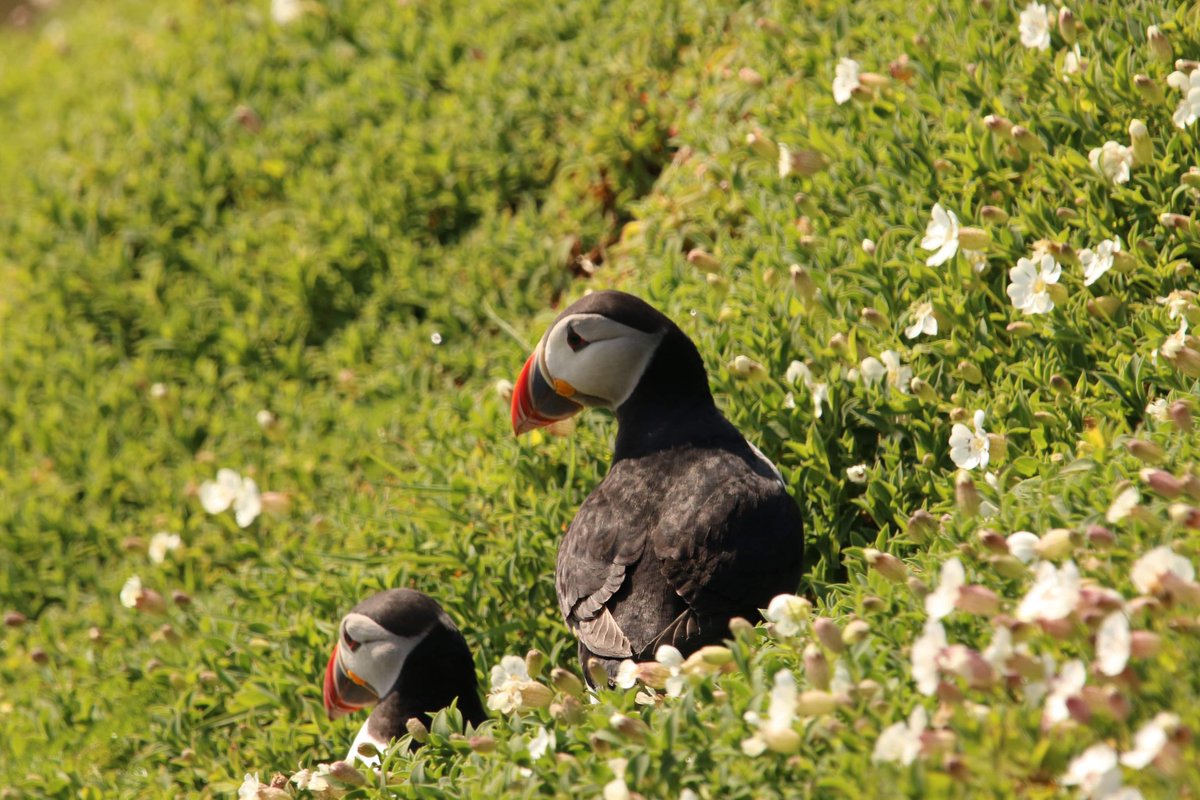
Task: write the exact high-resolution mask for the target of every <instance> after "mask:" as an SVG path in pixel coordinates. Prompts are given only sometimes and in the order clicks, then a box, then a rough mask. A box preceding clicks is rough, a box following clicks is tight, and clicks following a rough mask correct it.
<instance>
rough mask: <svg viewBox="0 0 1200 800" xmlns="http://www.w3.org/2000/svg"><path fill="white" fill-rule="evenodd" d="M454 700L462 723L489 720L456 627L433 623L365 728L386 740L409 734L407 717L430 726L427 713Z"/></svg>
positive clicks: (473, 672) (471, 660)
mask: <svg viewBox="0 0 1200 800" xmlns="http://www.w3.org/2000/svg"><path fill="white" fill-rule="evenodd" d="M455 700H458V710H459V712H460V713H461V714H462V716H463V720H464V721H466V722H468V723H470V724H472V725H479V724H480V723H482V722H483V721H484V720H485V719H487V714H486V713H485V712H484V710H483V705H482V704H481V703H480V702H479V688H478V683H477V682H476V679H475V662H474V660H473V659H472V658H471V651H470V649H469V648H468V647H467V643H466V641H465V640H464V639H463V637H462V634H461V633H459V632H458V631H457V630H456V629H454V628H449V627H446V626H445V625H436V626H434V628H433V630H432V631H430V633H429V634H428V635H427V636H426V637H425V638H424V639H422V640H421V643H420V644H418V645H417V646H416V648H414V649H413V651H412V652H411V653H409V654H408V658H407V659H405V662H404V668H403V669H401V670H400V677H399V678H397V679H396V685H395V686H394V687H393V688H392V691H390V692H388V694H387V695H385V696H384V697H383V699H382V700H380V701H379V704H378V705H376V706H375V708H374V710H373V711H372V712H371V716H370V717H369V718H368V719H367V722H366V725H365V726H364V727H365V729H366V730H367V732H368V733H369V734H370V736H372V737H373V738H375V739H377V740H379V741H382V742H389V741H391V740H392V739H399V738H400V737H401V736H404V735H405V734H406V733H408V721H409V720H410V719H414V718H415V719H417V720H420V722H421V724H423V725H425V726H426V727H428V726H429V721H430V717H431V715H432V714H434V713H435V712H437V711H440V710H441V709H443V708H446V707H447V706H449V705H450V704H451V703H452V702H454V701H455ZM360 735H361V734H360Z"/></svg>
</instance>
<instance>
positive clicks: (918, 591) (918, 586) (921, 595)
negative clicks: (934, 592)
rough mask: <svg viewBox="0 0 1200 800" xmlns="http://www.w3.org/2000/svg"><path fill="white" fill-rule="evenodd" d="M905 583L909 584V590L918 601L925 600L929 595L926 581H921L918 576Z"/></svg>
mask: <svg viewBox="0 0 1200 800" xmlns="http://www.w3.org/2000/svg"><path fill="white" fill-rule="evenodd" d="M905 583H906V584H908V590H909V591H910V592H912V593H913V596H914V597H916V598H917V599H918V600H924V599H925V598H926V596H928V595H929V586H928V585H926V583H925V581H923V580H921V579H920V578H918V577H917V576H916V575H913V576H911V577H909V579H908V580H907V581H905Z"/></svg>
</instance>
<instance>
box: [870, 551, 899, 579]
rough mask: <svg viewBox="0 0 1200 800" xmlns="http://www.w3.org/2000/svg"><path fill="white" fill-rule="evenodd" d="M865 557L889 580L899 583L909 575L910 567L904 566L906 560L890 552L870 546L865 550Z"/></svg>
mask: <svg viewBox="0 0 1200 800" xmlns="http://www.w3.org/2000/svg"><path fill="white" fill-rule="evenodd" d="M863 558H865V559H866V561H867V564H868V565H869V566H870V567H871V568H872V569H874V570H875V571H876V572H878V573H879V574H880V575H882V576H883V577H885V578H887V579H888V580H889V581H894V582H896V583H899V582H900V581H902V580H904V579H905V578H907V577H908V568H907V567H905V566H904V562H903V561H901V560H900V559H898V558H896V557H895V556H894V555H892V554H890V553H883V552H880V551H879V550H876V549H874V548H871V547H868V548H865V549H864V550H863Z"/></svg>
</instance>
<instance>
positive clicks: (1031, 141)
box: [1012, 125, 1046, 153]
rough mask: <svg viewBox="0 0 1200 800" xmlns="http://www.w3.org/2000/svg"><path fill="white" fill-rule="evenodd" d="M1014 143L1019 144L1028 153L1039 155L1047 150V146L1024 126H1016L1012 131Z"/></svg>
mask: <svg viewBox="0 0 1200 800" xmlns="http://www.w3.org/2000/svg"><path fill="white" fill-rule="evenodd" d="M1012 137H1013V141H1015V142H1016V143H1017V147H1020V148H1021V149H1022V150H1024V151H1025V152H1026V153H1038V152H1041V151H1042V150H1045V149H1046V145H1045V144H1043V143H1042V140H1041V139H1039V138H1038V137H1037V134H1035V133H1034V132H1033V131H1031V130H1029V129H1028V128H1026V127H1024V126H1022V125H1014V126H1013V129H1012Z"/></svg>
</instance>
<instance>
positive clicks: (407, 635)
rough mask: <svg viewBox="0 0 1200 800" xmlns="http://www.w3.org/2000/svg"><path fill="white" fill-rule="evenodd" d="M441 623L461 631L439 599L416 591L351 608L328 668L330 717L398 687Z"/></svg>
mask: <svg viewBox="0 0 1200 800" xmlns="http://www.w3.org/2000/svg"><path fill="white" fill-rule="evenodd" d="M439 627H443V628H448V629H449V630H451V631H454V632H455V633H456V634H457V628H455V626H454V623H453V621H451V619H450V618H449V617H448V616H447V615H446V612H444V611H443V610H442V607H441V606H439V605H438V604H437V601H435V600H434V599H433V598H432V597H429V596H428V595H426V594H423V593H421V592H418V591H416V590H415V589H388V590H387V591H383V592H379V593H378V594H374V595H371V596H370V597H368V598H367V599H366V600H363V601H362V602H361V603H359V604H358V605H356V606H355V607H354V608H353V609H351V611H350V613H349V614H347V615H346V616H345V617H343V618H342V621H341V624H340V625H338V641H337V644H335V645H334V647H333V654H332V655H331V656H330V657H329V665H328V666H327V667H326V668H325V686H324V700H325V711H326V712H327V713H328V714H329V717H330V719H337V718H338V717H340V716H342V715H343V714H349V713H350V712H352V711H358V710H359V709H360V708H364V707H366V706H370V705H374V704H375V703H377V702H379V700H380V699H381V698H382V697H384V696H386V695H387V694H388V692H390V691H392V689H393V687H395V686H396V682H397V681H398V680H399V678H400V673H401V672H402V671H403V670H404V665H405V661H406V659H407V658H408V656H409V655H410V654H411V653H412V652H413V650H415V649H416V648H417V646H418V645H420V644H421V642H422V641H424V640H425V639H426V637H428V636H429V635H430V633H432V632H434V631H436V630H437V629H438V628H439Z"/></svg>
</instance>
